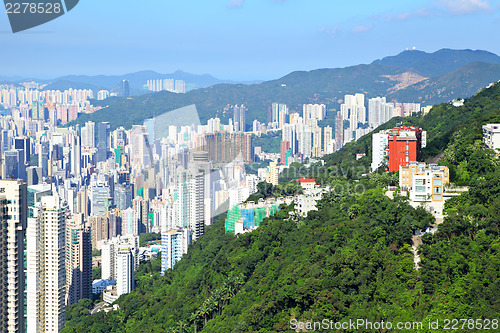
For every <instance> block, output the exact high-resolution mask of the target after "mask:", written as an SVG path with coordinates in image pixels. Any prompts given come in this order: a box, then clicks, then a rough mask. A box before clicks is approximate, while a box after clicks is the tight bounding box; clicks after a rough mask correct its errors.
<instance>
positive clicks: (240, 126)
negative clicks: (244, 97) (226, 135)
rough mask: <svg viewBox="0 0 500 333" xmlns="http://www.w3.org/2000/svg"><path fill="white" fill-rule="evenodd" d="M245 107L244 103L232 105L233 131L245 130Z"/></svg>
mask: <svg viewBox="0 0 500 333" xmlns="http://www.w3.org/2000/svg"><path fill="white" fill-rule="evenodd" d="M246 111H247V109H246V107H245V105H243V104H241V105H240V106H238V105H235V106H234V107H233V123H234V130H235V132H245V124H246V123H245V113H246Z"/></svg>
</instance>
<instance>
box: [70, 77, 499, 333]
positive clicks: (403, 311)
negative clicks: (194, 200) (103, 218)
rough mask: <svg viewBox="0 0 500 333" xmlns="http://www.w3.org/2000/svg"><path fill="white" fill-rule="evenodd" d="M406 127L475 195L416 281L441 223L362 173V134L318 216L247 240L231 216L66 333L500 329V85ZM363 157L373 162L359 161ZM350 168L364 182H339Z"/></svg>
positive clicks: (281, 216)
mask: <svg viewBox="0 0 500 333" xmlns="http://www.w3.org/2000/svg"><path fill="white" fill-rule="evenodd" d="M398 121H400V119H395V120H393V122H398ZM405 121H408V122H411V123H412V124H417V125H420V126H422V127H423V128H424V129H426V130H427V131H428V140H429V141H428V148H426V156H428V157H431V156H432V157H435V155H441V156H442V160H441V163H444V164H446V165H448V166H450V168H451V171H452V181H456V182H460V183H461V184H464V185H469V186H470V190H469V192H468V193H466V194H462V195H461V196H459V197H456V198H454V199H452V200H450V201H448V202H447V205H446V210H447V212H448V215H447V216H446V217H445V219H444V223H443V224H442V225H440V226H439V229H438V232H437V233H436V234H435V235H431V234H427V235H425V236H424V237H423V242H424V245H422V246H421V247H420V255H421V258H422V261H421V262H420V269H419V270H416V269H415V266H414V262H413V254H412V252H411V245H410V244H411V237H412V233H413V231H414V230H417V229H421V228H424V227H426V226H428V225H430V224H431V223H433V221H434V219H433V217H432V215H430V214H429V213H427V212H426V211H424V210H423V209H414V208H412V207H410V206H409V204H408V203H407V199H406V198H405V197H400V196H396V198H395V199H394V200H391V199H389V198H387V197H386V196H385V195H384V188H385V187H386V186H387V185H389V184H395V182H396V179H397V174H388V173H386V172H383V171H380V173H373V174H370V175H367V176H364V175H363V172H362V171H363V170H364V166H366V165H368V163H369V156H370V154H371V139H370V136H365V137H364V138H362V139H361V140H360V141H358V142H356V143H351V144H349V145H347V146H346V147H344V148H343V149H342V150H341V151H340V152H338V153H335V154H333V155H331V156H328V157H327V158H326V163H325V164H326V165H325V169H326V170H327V171H328V173H326V172H323V176H320V177H318V178H319V179H320V181H321V182H322V183H324V184H329V185H331V186H332V187H333V188H334V189H335V191H333V192H331V193H329V194H328V195H326V196H325V197H324V199H323V200H322V201H320V202H319V205H318V207H319V210H318V211H317V212H312V213H310V214H309V216H308V217H307V218H298V217H295V216H290V215H289V212H290V211H291V210H292V209H293V207H282V208H283V209H282V210H281V211H280V212H279V213H278V214H276V215H275V216H273V217H272V218H269V219H267V220H265V221H264V222H263V224H262V225H261V227H260V228H259V229H257V230H256V231H254V232H252V233H247V234H243V235H240V236H239V237H235V236H233V235H227V234H224V229H223V221H222V219H223V217H221V218H220V219H219V220H218V222H216V223H215V225H213V226H212V227H210V228H208V231H207V233H206V234H205V235H204V236H203V237H202V238H201V239H200V240H198V241H197V242H196V243H194V244H193V245H192V246H191V247H190V249H189V251H188V253H187V255H185V256H184V257H183V259H182V260H181V261H180V262H179V263H178V264H177V265H176V266H175V268H174V269H173V270H172V271H169V272H167V274H166V275H165V276H164V277H162V276H160V275H159V274H158V273H152V274H149V275H148V274H143V275H141V278H140V281H139V284H138V287H137V289H136V290H135V291H133V292H132V293H130V294H128V295H126V296H123V297H121V298H120V300H119V301H118V303H119V304H120V310H119V311H112V312H110V313H108V314H104V313H99V314H96V315H93V316H89V315H87V314H86V312H85V311H81V312H79V313H78V311H74V312H75V315H72V316H71V318H69V319H70V320H69V321H68V322H67V326H66V328H65V329H64V330H63V332H65V333H68V332H165V331H167V332H200V331H202V332H276V331H289V332H292V331H291V330H290V321H291V320H293V319H296V320H298V321H321V320H322V319H328V320H333V321H340V322H346V321H349V320H350V319H351V320H356V319H367V320H370V321H373V322H375V321H381V320H384V321H385V322H387V321H391V322H406V321H411V322H415V321H422V322H424V323H426V324H427V323H428V322H429V320H432V321H434V320H436V319H440V320H443V319H445V318H450V319H451V318H457V319H460V318H464V319H474V320H475V319H481V320H484V319H497V320H498V317H499V314H500V297H499V295H500V238H499V237H500V214H499V212H500V163H499V160H498V158H497V157H496V156H495V154H494V153H493V152H492V151H489V150H484V149H483V147H482V143H481V137H482V134H481V125H483V124H485V123H489V122H494V121H497V122H500V85H495V86H494V87H492V88H490V89H486V90H484V91H482V92H481V93H479V94H478V95H476V96H474V97H472V98H471V99H470V100H468V101H467V102H466V104H465V105H464V106H463V107H459V108H456V107H452V106H450V105H447V104H442V105H438V106H436V107H434V108H433V110H431V112H430V113H429V114H428V115H427V116H425V117H424V118H421V119H420V118H410V119H408V120H405ZM391 125H392V123H390V124H387V125H386V126H391ZM356 153H366V154H367V157H366V158H362V159H360V160H359V161H356V159H355V154H356ZM295 167H296V169H298V170H299V171H301V170H302V171H304V170H306V171H304V172H307V168H305V167H303V166H295ZM347 167H351V168H352V167H356V168H359V170H360V172H353V173H351V172H348V173H347V174H344V173H342V172H340V173H339V172H338V171H339V170H341V169H342V168H344V170H345V169H346V168H347ZM323 171H324V169H323ZM336 171H337V172H336ZM70 310H71V309H70ZM496 323H497V324H496V325H497V326H496V328H495V327H494V326H491V324H492V323H491V322H490V331H495V330H497V329H498V321H497V322H496ZM441 327H442V326H441ZM423 328H424V329H423V330H421V332H431V330H429V329H428V327H427V326H426V325H424V326H423ZM493 328H495V329H493ZM344 331H346V332H363V331H365V330H363V329H348V330H344ZM459 331H462V332H465V331H467V329H463V330H459ZM469 331H476V330H469ZM479 331H480V330H479Z"/></svg>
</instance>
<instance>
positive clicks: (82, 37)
mask: <svg viewBox="0 0 500 333" xmlns="http://www.w3.org/2000/svg"><path fill="white" fill-rule="evenodd" d="M149 6H151V7H152V6H153V5H149ZM96 8H97V10H96ZM146 14H147V15H146ZM90 18H91V20H90ZM297 18H300V20H297ZM499 21H500V4H499V2H498V1H488V0H459V1H451V0H440V1H424V0H420V1H414V2H412V3H401V2H395V1H388V0H387V1H382V2H377V3H371V2H368V1H359V2H357V3H351V4H338V3H333V2H327V1H319V0H318V1H314V2H312V3H301V2H298V1H291V0H286V1H272V0H261V1H254V2H249V1H243V0H228V1H226V0H220V1H216V2H215V3H214V2H211V3H204V2H201V1H192V2H189V3H174V2H161V3H160V2H157V3H154V11H153V10H151V9H150V8H148V7H147V6H144V4H143V3H134V2H126V3H125V4H122V5H121V6H120V7H117V6H116V5H115V4H112V3H111V4H110V3H102V2H99V3H98V2H97V1H86V2H81V3H80V4H79V5H78V6H77V7H76V8H75V9H74V10H72V11H71V12H69V13H67V14H66V15H64V16H62V17H60V18H58V19H57V20H54V21H52V22H49V23H47V24H45V25H42V26H40V27H37V28H34V29H31V30H28V31H26V32H21V33H17V34H12V33H11V32H10V31H9V23H8V19H7V15H6V14H5V15H0V31H1V32H2V33H1V34H0V44H1V45H2V46H3V48H4V49H6V50H9V52H4V53H2V54H1V55H0V63H4V64H12V65H9V66H4V68H3V70H2V73H1V75H2V76H31V77H40V78H53V77H57V76H62V75H67V74H88V75H96V74H105V75H112V74H124V73H131V72H136V71H140V70H145V69H151V70H155V71H158V72H174V71H176V70H178V69H181V70H184V71H187V72H191V73H210V74H212V75H214V76H215V77H218V78H221V79H231V80H257V79H259V80H268V79H273V78H278V77H281V76H283V75H286V74H288V73H290V72H292V71H295V70H312V69H317V68H325V67H326V68H333V67H345V66H350V65H355V64H358V63H370V62H372V61H373V60H376V59H379V58H382V57H384V56H386V55H388V54H398V53H399V52H401V51H404V50H405V49H407V48H409V49H411V48H413V47H416V49H418V50H422V51H426V52H434V51H436V50H438V49H441V48H455V49H467V48H470V49H483V50H487V51H490V52H494V53H497V54H498V53H500V48H499V47H498V46H496V45H492V44H491V40H490V39H489V38H488V37H487V34H486V33H485V32H486V31H488V30H489V29H490V27H491V26H494V24H496V23H498V22H499ZM90 22H92V24H90ZM298 22H300V24H298ZM464 26H467V29H463V27H464ZM436 32H439V33H436ZM47 49H49V50H50V51H49V52H45V51H43V50H47ZM28 50H29V52H28ZM32 50H40V52H37V59H38V61H32ZM345 50H349V52H346V51H345ZM367 50H370V52H366V51H367ZM235 51H237V52H235ZM53 54H57V55H58V56H57V57H53Z"/></svg>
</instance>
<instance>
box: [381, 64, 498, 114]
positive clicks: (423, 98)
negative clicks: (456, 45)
mask: <svg viewBox="0 0 500 333" xmlns="http://www.w3.org/2000/svg"><path fill="white" fill-rule="evenodd" d="M498 80H500V65H498V64H487V63H483V62H475V63H471V64H468V65H466V66H463V67H460V68H459V69H457V70H455V71H453V72H450V73H446V74H444V75H441V76H438V77H435V78H431V79H427V80H423V81H420V82H418V83H415V84H413V85H411V86H409V87H407V88H405V89H401V90H398V91H396V92H394V93H392V94H389V95H388V96H387V97H388V98H389V99H390V100H398V101H408V100H412V101H415V102H419V103H422V104H425V105H433V104H439V103H441V102H446V101H450V100H452V99H455V98H466V97H469V96H472V95H474V94H475V93H477V92H478V91H479V90H480V89H481V88H483V87H485V86H487V85H488V84H489V83H491V82H496V81H498Z"/></svg>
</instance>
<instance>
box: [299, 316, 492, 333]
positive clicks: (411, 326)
mask: <svg viewBox="0 0 500 333" xmlns="http://www.w3.org/2000/svg"><path fill="white" fill-rule="evenodd" d="M290 329H291V330H295V331H298V332H310V331H311V332H314V331H333V330H335V331H339V330H340V331H343V330H365V331H377V332H379V331H380V330H394V331H412V332H415V331H421V330H424V329H425V330H451V331H461V332H463V330H470V331H471V330H481V331H483V330H487V331H488V330H493V331H496V330H498V319H496V318H495V319H471V318H467V319H465V318H462V319H435V320H428V321H406V322H403V321H398V322H392V321H383V320H381V321H370V320H367V319H349V320H345V321H341V322H339V321H333V320H330V319H323V320H321V321H298V320H297V319H292V320H290Z"/></svg>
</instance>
